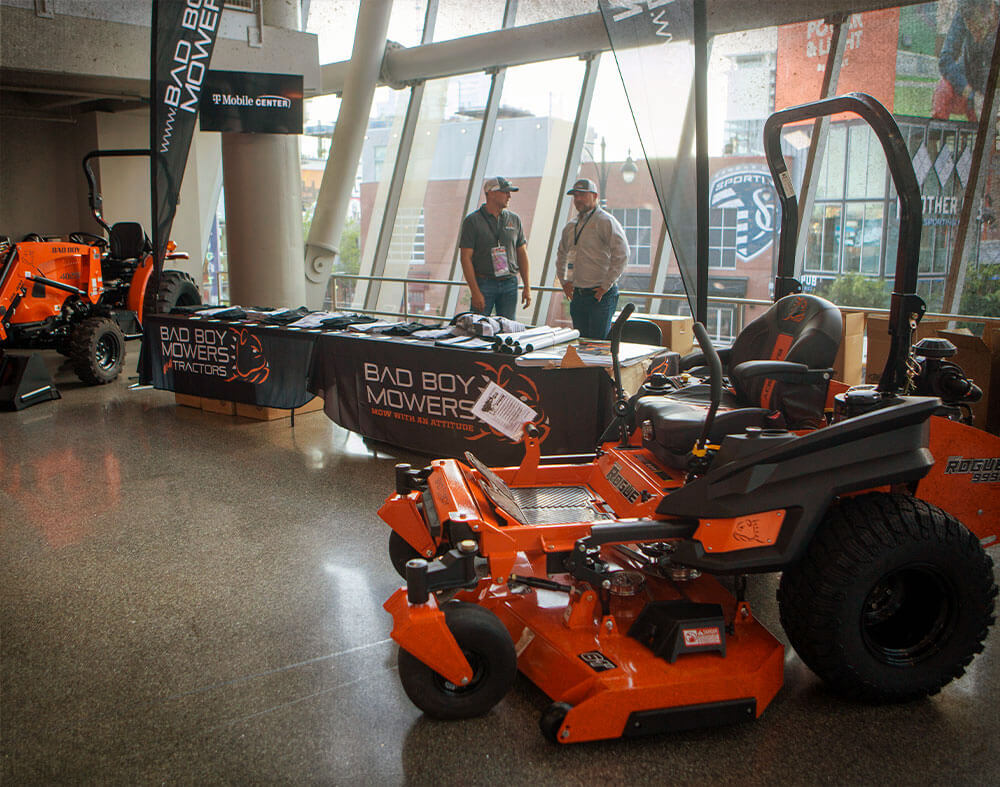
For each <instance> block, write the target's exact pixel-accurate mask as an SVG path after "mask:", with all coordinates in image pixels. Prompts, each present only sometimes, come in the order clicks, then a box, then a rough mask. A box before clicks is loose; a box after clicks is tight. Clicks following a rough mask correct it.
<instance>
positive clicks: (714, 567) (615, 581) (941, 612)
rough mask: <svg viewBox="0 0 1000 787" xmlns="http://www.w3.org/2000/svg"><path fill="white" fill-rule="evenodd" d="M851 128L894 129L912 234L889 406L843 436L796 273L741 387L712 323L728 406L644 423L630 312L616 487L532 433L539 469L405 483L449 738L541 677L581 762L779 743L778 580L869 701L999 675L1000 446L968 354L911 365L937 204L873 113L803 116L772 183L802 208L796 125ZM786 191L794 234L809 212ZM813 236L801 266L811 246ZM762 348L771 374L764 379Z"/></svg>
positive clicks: (757, 336) (861, 107)
mask: <svg viewBox="0 0 1000 787" xmlns="http://www.w3.org/2000/svg"><path fill="white" fill-rule="evenodd" d="M844 111H852V112H855V113H857V114H859V115H860V116H861V117H862V118H864V119H865V120H866V121H868V122H869V124H871V125H872V127H873V129H874V131H875V132H876V134H877V136H878V137H879V139H880V141H881V142H882V145H883V149H884V150H885V152H886V157H887V163H888V165H889V169H890V172H891V173H892V176H893V179H894V182H895V185H896V189H897V192H898V193H899V195H900V203H901V206H902V208H903V210H902V212H901V216H902V221H901V226H900V241H899V252H898V256H897V270H896V281H895V292H894V294H893V309H892V315H891V319H890V334H891V336H890V338H891V349H890V353H889V359H888V360H887V362H886V367H885V372H884V373H883V375H882V380H881V382H880V383H879V385H878V387H875V388H872V387H869V386H861V387H857V388H852V389H848V390H846V391H843V392H842V393H840V394H838V395H837V396H836V406H835V408H834V409H833V411H832V413H826V417H825V418H824V417H823V416H824V405H825V404H826V399H827V394H828V392H829V391H828V385H829V379H830V375H831V373H832V370H831V369H829V368H828V367H829V366H830V365H831V364H832V360H833V356H832V355H831V354H830V349H831V345H832V350H833V352H834V353H835V352H836V347H837V343H838V342H839V339H840V335H839V332H838V331H839V314H838V315H835V316H836V318H837V319H836V321H834V320H833V319H831V312H830V311H829V308H828V307H832V305H831V304H828V303H827V302H825V301H822V299H819V298H813V297H812V296H805V295H802V294H801V293H798V292H797V288H796V287H794V286H792V285H796V284H797V283H796V282H794V279H792V278H791V277H790V276H789V275H787V273H788V268H787V264H788V258H787V257H786V256H785V255H783V254H779V266H778V267H779V277H778V280H777V281H776V287H775V290H776V303H775V304H774V306H772V307H771V309H770V310H769V311H768V313H767V314H766V315H764V316H763V317H761V318H758V320H757V321H755V322H754V323H751V325H750V326H748V327H747V329H745V330H744V332H743V333H741V336H740V337H738V338H737V340H736V342H735V343H734V345H733V348H732V350H731V352H730V353H729V357H728V359H727V360H728V361H729V365H728V368H727V369H726V375H725V377H724V374H723V364H722V360H721V359H720V358H719V354H718V353H717V352H716V351H715V349H714V348H713V347H712V344H711V341H710V340H709V337H708V335H707V333H706V331H705V329H704V327H703V326H702V325H701V324H700V323H696V324H695V334H696V336H697V338H698V342H699V345H700V347H701V350H702V353H703V356H702V358H701V360H702V361H703V362H705V363H707V364H708V369H709V377H708V378H707V380H706V381H703V382H701V383H700V384H696V385H685V386H683V387H681V386H679V385H675V384H672V383H665V382H664V381H658V382H656V383H655V384H653V385H650V384H646V385H644V386H643V387H642V388H641V389H640V391H639V393H638V394H637V395H636V396H635V397H633V398H632V399H631V400H630V401H626V400H625V397H624V395H623V394H622V390H621V385H620V374H619V370H618V366H617V346H618V343H619V341H620V337H621V331H622V329H623V327H624V322H625V320H626V319H627V317H628V315H629V314H630V313H631V311H632V306H631V304H628V305H626V307H625V308H624V309H623V311H622V315H621V317H619V319H618V320H617V321H616V323H615V325H614V327H613V328H612V332H611V340H612V350H613V355H614V356H615V375H616V382H617V383H618V386H617V387H618V392H619V393H618V396H619V400H618V403H617V406H616V412H617V428H616V429H614V430H611V431H612V432H613V433H617V435H618V439H617V440H615V439H611V440H609V441H607V442H605V443H604V444H603V445H602V446H601V447H600V448H599V449H598V451H597V453H596V457H595V459H594V461H592V462H590V463H587V464H546V463H544V462H543V461H542V459H541V457H540V445H539V441H538V439H537V436H536V435H537V431H536V430H535V428H534V427H533V426H532V425H528V426H527V428H526V430H525V436H524V444H525V457H524V459H523V461H522V462H521V464H520V466H518V467H507V468H499V469H495V470H491V469H489V468H487V467H485V466H483V465H482V464H481V463H480V462H478V460H476V458H475V457H474V456H472V455H471V454H468V453H467V454H466V456H465V461H464V462H463V461H457V460H455V459H439V460H435V461H433V462H432V463H431V464H430V465H429V466H428V467H426V468H423V469H421V470H416V469H411V468H410V467H409V466H408V465H399V466H397V469H396V492H395V494H394V495H392V496H390V497H389V498H388V499H387V500H386V502H385V504H384V505H383V506H382V508H381V509H380V510H379V516H380V517H381V518H382V519H384V520H385V521H386V522H387V523H388V524H389V526H390V527H391V528H392V532H391V534H390V539H389V543H390V557H391V558H392V561H393V564H394V566H395V567H396V568H397V570H398V571H399V572H400V573H402V574H403V575H404V576H405V579H406V586H405V587H404V588H401V589H400V590H398V591H397V592H396V593H394V594H393V595H392V596H391V597H390V598H389V600H388V601H387V602H386V603H385V605H384V606H385V609H386V610H387V611H388V612H389V613H390V614H391V615H392V617H393V622H394V626H393V631H392V637H393V639H395V640H396V641H397V642H398V643H399V646H400V650H399V661H398V663H399V675H400V680H401V681H402V684H403V687H404V689H405V691H406V693H407V695H408V696H409V697H410V699H411V700H412V701H413V702H414V704H416V705H417V707H419V708H420V709H421V710H423V711H424V713H426V714H427V715H429V716H431V717H434V718H440V719H462V718H468V717H472V716H476V715H480V714H483V713H486V712H487V711H489V710H490V709H491V708H492V707H493V706H494V705H495V704H496V703H497V702H499V701H500V699H502V697H503V696H504V695H505V694H506V692H507V691H508V690H509V688H510V687H511V685H512V684H513V682H514V678H515V676H516V673H517V671H518V670H520V671H521V672H522V673H523V674H524V675H525V676H527V677H528V678H529V679H530V680H531V681H532V682H533V683H535V684H536V685H537V686H538V687H539V688H540V689H541V690H542V691H544V692H545V693H546V694H547V695H548V696H549V697H550V698H551V700H552V704H551V705H550V706H549V708H548V709H547V710H546V711H545V712H544V713H543V715H542V717H541V720H540V726H541V729H542V732H543V734H544V735H545V736H546V737H547V738H549V739H550V740H552V741H554V742H558V743H572V742H578V741H587V740H595V739H601V738H613V737H619V736H626V737H628V736H637V735H646V734H651V733H661V732H669V731H677V730H682V729H688V728H693V727H699V726H705V725H715V724H724V723H729V722H734V721H739V720H743V719H750V718H755V717H758V716H760V715H761V714H762V713H763V712H764V710H765V709H766V708H767V706H768V704H769V703H770V702H771V700H772V699H773V698H774V696H775V695H776V693H777V692H778V691H779V689H780V687H781V685H782V666H783V658H784V653H783V646H782V645H781V643H779V642H778V640H777V639H776V638H775V637H774V636H773V635H772V634H771V633H770V632H768V631H767V630H766V629H765V628H764V626H763V625H761V624H760V622H758V621H757V620H756V619H755V617H754V614H753V611H752V610H751V608H750V606H749V604H748V603H747V601H746V597H745V588H746V582H747V577H748V575H750V574H754V573H761V572H782V576H781V580H780V584H779V590H778V602H779V612H780V619H781V623H782V626H783V628H784V629H785V633H786V634H787V636H788V639H789V641H790V642H791V645H792V647H793V648H794V649H795V651H796V652H797V654H798V655H799V657H800V658H801V659H802V660H803V661H804V662H805V663H806V664H807V665H808V666H809V667H810V668H811V669H812V670H813V671H814V672H815V673H816V674H817V675H819V676H820V677H821V678H822V679H823V680H824V681H826V682H827V683H828V684H830V685H831V686H832V687H834V688H835V689H837V690H838V691H840V692H842V693H843V694H845V695H848V696H851V697H855V698H859V699H864V700H870V701H875V702H903V701H907V700H911V699H915V698H919V697H923V696H926V695H930V694H934V693H936V692H938V691H939V690H940V689H941V688H942V687H943V686H945V685H946V684H947V683H949V682H950V681H951V680H953V679H954V678H956V677H958V676H960V675H962V674H963V672H964V669H965V667H966V666H967V665H968V664H969V663H970V661H971V660H972V658H973V657H974V656H975V654H976V653H978V652H980V651H981V650H982V647H983V643H984V640H985V638H986V636H987V633H988V630H989V627H990V626H991V624H992V623H993V621H994V617H993V611H994V605H995V599H996V595H997V588H996V584H995V582H994V579H993V571H992V560H991V559H990V557H989V555H988V554H987V553H986V551H985V547H987V546H990V545H994V544H996V543H997V540H998V537H1000V473H998V471H1000V438H997V437H995V436H993V435H990V434H988V433H986V432H983V431H980V430H978V429H975V428H973V427H972V426H970V425H968V424H967V423H963V421H964V420H967V418H966V417H965V416H964V415H963V410H964V411H967V407H964V404H965V403H967V402H969V401H974V399H975V395H976V392H977V391H978V389H977V388H976V386H975V385H974V384H973V383H972V381H969V380H968V379H967V378H965V377H964V375H962V373H961V370H960V369H958V368H957V367H955V366H954V365H953V364H950V365H949V363H944V362H938V361H940V358H941V357H945V356H946V355H947V352H937V351H938V350H941V349H942V348H940V347H938V348H936V350H935V348H931V350H934V351H933V352H932V351H931V350H927V349H926V348H925V355H924V359H923V360H922V361H921V360H920V359H919V358H917V357H915V355H914V354H913V353H912V350H911V347H910V337H911V336H912V329H913V327H914V326H915V325H916V323H917V321H919V319H920V317H921V316H922V314H923V304H922V302H921V301H920V299H919V298H918V297H917V296H916V295H915V292H914V289H915V281H916V264H917V263H916V260H917V254H916V250H917V249H919V236H920V226H921V220H920V218H921V217H920V205H921V203H920V195H919V189H918V188H917V186H916V180H915V177H914V176H913V171H912V165H910V162H909V158H908V156H907V155H906V150H905V147H904V146H903V144H902V140H901V137H900V136H899V132H898V129H897V128H896V126H895V122H894V121H893V119H892V117H891V115H889V113H888V112H886V111H885V110H884V108H882V107H881V105H879V104H878V102H876V101H875V100H874V99H872V98H871V97H869V96H864V95H861V94H853V95H851V96H841V97H837V98H834V99H828V100H825V101H821V102H816V103H815V104H810V105H805V106H803V107H796V108H792V109H789V110H783V111H782V112H779V113H776V115H775V116H773V117H772V119H771V120H770V121H769V123H768V126H767V127H766V129H765V148H766V149H767V150H768V160H769V163H770V165H771V170H772V174H773V175H774V176H775V180H776V182H781V183H783V184H784V182H785V181H788V179H787V175H784V161H783V159H782V158H781V155H780V151H779V150H777V146H776V144H774V143H775V141H776V140H777V137H778V131H780V127H781V125H782V124H783V123H785V122H794V121H798V120H801V119H803V118H813V117H817V116H823V115H830V114H835V113H838V112H844ZM769 142H770V143H772V144H770V145H769V144H768V143H769ZM783 175H784V177H783ZM788 182H790V181H788ZM778 191H779V195H780V199H781V202H782V212H783V214H784V215H787V216H794V215H795V197H794V193H793V192H792V191H791V189H790V186H786V185H783V186H782V188H779V190H778ZM789 224H791V225H794V222H786V223H784V224H783V226H782V236H781V246H782V250H784V249H785V248H792V249H794V246H795V242H794V234H795V230H796V228H795V227H794V226H791V227H789V226H788V225H789ZM786 233H788V234H786ZM832 308H833V309H834V310H835V307H832ZM834 322H836V323H837V328H836V329H835V328H833V327H831V326H832V325H833V323H834ZM748 333H749V337H750V339H749V340H744V334H748ZM751 340H752V341H751ZM748 341H749V343H750V344H751V345H761V346H762V347H763V350H761V349H760V348H759V347H758V351H759V352H761V353H762V357H761V358H759V359H757V360H741V358H740V356H741V355H742V354H744V352H745V351H746V348H745V345H746V344H747V342H748ZM803 343H804V344H803ZM800 344H801V346H800ZM776 348H777V349H776ZM778 350H780V352H779V351H778ZM935 353H936V355H935ZM933 358H937V361H935V362H933V363H932V362H931V361H932V359H933ZM843 388H844V387H841V390H842V389H843ZM928 392H930V393H934V394H935V395H933V396H929V395H921V394H926V393H928ZM817 421H819V423H817Z"/></svg>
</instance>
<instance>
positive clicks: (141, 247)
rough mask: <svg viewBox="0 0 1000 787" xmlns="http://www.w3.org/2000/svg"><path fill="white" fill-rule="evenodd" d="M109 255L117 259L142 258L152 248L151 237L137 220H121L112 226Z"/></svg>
mask: <svg viewBox="0 0 1000 787" xmlns="http://www.w3.org/2000/svg"><path fill="white" fill-rule="evenodd" d="M109 242H110V246H111V248H110V251H109V256H110V257H111V258H112V259H115V260H137V259H141V258H142V257H143V256H145V254H146V253H147V252H148V251H149V250H150V249H151V246H150V243H149V238H147V237H146V233H145V232H143V229H142V225H141V224H140V223H139V222H137V221H119V222H118V223H117V224H114V225H112V227H111V236H110V241H109Z"/></svg>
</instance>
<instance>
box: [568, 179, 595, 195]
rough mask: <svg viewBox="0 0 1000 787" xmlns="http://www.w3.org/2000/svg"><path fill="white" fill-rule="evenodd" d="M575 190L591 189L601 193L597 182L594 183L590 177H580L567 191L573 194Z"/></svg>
mask: <svg viewBox="0 0 1000 787" xmlns="http://www.w3.org/2000/svg"><path fill="white" fill-rule="evenodd" d="M574 191H591V192H593V193H594V194H599V193H600V192H599V191H598V190H597V184H596V183H594V181H592V180H591V179H590V178H580V179H579V180H578V181H577V182H576V183H574V184H573V188H571V189H570V190H569V191H567V192H566V193H567V194H572V193H573V192H574Z"/></svg>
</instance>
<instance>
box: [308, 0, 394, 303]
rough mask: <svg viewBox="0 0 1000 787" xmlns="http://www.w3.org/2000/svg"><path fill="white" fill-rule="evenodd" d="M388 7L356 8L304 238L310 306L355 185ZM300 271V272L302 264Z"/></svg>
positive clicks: (323, 283)
mask: <svg viewBox="0 0 1000 787" xmlns="http://www.w3.org/2000/svg"><path fill="white" fill-rule="evenodd" d="M390 11H392V1H391V0H366V2H363V3H362V4H361V8H360V10H359V12H358V25H357V28H356V31H355V34H354V51H353V54H352V55H351V61H350V64H349V66H348V72H347V80H346V83H345V85H344V92H343V100H342V101H341V104H340V114H339V116H338V118H337V126H336V128H335V129H334V131H333V142H332V144H331V146H330V159H329V160H328V161H327V164H326V169H325V170H324V172H323V181H322V183H321V184H320V189H319V194H318V195H317V197H316V208H315V211H314V213H313V220H312V225H311V227H310V229H309V242H308V243H307V244H306V249H305V277H304V278H303V283H304V285H305V289H306V305H307V306H309V307H310V308H313V309H318V308H319V307H320V306H321V305H322V303H323V296H324V294H325V293H326V287H327V283H328V281H329V277H330V271H331V270H332V269H333V262H334V259H335V258H336V256H337V254H338V246H339V245H340V236H341V234H342V233H343V231H344V221H345V219H346V217H347V209H348V206H349V204H350V200H351V193H352V191H353V190H354V176H355V174H356V173H357V171H358V161H360V159H361V148H362V145H363V143H364V137H365V131H366V130H367V129H368V116H369V114H370V113H371V105H372V97H373V95H374V93H375V87H376V85H377V84H378V79H379V69H380V67H381V65H382V55H383V53H384V52H385V42H386V33H387V31H388V29H389V12H390ZM301 259H302V257H299V260H301ZM299 264H300V265H301V262H300V263H299ZM299 277H300V278H302V269H301V268H300V269H299Z"/></svg>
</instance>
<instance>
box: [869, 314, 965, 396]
mask: <svg viewBox="0 0 1000 787" xmlns="http://www.w3.org/2000/svg"><path fill="white" fill-rule="evenodd" d="M947 327H948V321H947V320H923V321H921V322H920V323H919V324H918V325H917V330H915V331H914V332H913V335H912V338H911V344H916V343H917V342H919V341H920V340H921V339H924V338H926V337H928V336H937V332H938V331H940V330H944V329H945V328H947ZM865 335H866V339H867V342H866V343H867V345H868V349H867V352H866V355H865V382H866V383H877V382H878V381H879V380H881V379H882V372H883V370H884V369H885V362H886V359H887V358H888V357H889V315H887V314H869V315H868V320H867V327H866V331H865Z"/></svg>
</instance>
